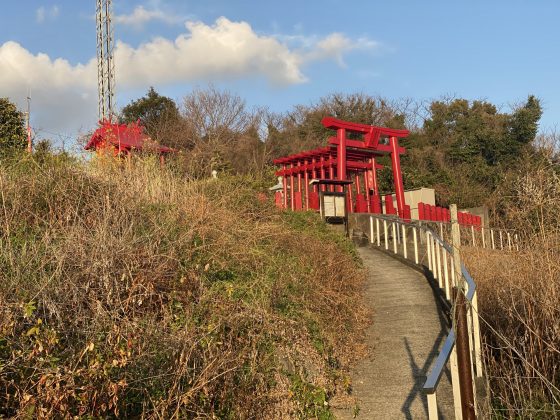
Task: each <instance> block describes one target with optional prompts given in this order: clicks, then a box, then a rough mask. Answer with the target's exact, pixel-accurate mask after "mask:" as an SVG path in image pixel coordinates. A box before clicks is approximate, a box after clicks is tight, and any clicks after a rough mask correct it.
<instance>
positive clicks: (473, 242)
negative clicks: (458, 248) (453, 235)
mask: <svg viewBox="0 0 560 420" xmlns="http://www.w3.org/2000/svg"><path fill="white" fill-rule="evenodd" d="M471 234H472V246H473V247H475V246H476V241H475V240H474V226H472V225H471Z"/></svg>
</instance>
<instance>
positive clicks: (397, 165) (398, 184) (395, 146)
mask: <svg viewBox="0 0 560 420" xmlns="http://www.w3.org/2000/svg"><path fill="white" fill-rule="evenodd" d="M389 145H390V146H391V166H392V167H393V182H394V183H395V196H396V197H397V210H398V212H399V217H401V218H404V217H405V214H404V206H405V201H404V185H403V179H402V173H401V159H400V156H399V139H398V137H389Z"/></svg>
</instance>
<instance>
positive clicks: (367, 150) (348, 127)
mask: <svg viewBox="0 0 560 420" xmlns="http://www.w3.org/2000/svg"><path fill="white" fill-rule="evenodd" d="M321 122H322V124H323V125H324V126H325V127H327V128H330V129H333V130H336V136H335V137H330V138H329V140H328V143H329V146H327V147H322V148H318V149H314V150H309V151H305V152H301V153H297V154H294V155H290V156H286V157H283V158H279V159H275V160H274V163H275V164H277V165H282V169H281V170H279V171H277V172H276V174H277V175H281V176H283V199H282V201H281V202H279V203H278V204H279V205H280V206H281V207H283V208H288V207H290V208H291V209H292V210H300V209H302V208H305V209H306V210H308V209H318V206H319V199H318V187H317V186H313V190H312V191H309V176H311V177H312V178H318V179H338V180H348V172H352V173H353V174H354V177H355V180H354V184H355V190H356V206H355V207H354V206H352V204H353V199H352V188H349V189H348V195H347V199H348V201H349V204H350V205H349V206H348V207H349V209H350V211H353V210H354V209H355V210H356V211H357V212H375V213H380V212H381V205H380V202H379V190H378V183H377V169H382V166H381V165H379V164H378V163H376V161H375V159H376V157H379V156H383V155H387V154H390V155H391V166H392V168H393V180H394V185H395V194H396V199H397V209H398V214H399V216H400V217H409V216H408V215H407V214H406V213H408V212H407V210H406V207H407V206H406V203H405V199H404V187H403V181H402V174H401V167H400V155H401V154H403V153H405V151H406V150H405V149H404V147H401V146H399V141H398V139H399V138H404V137H407V136H408V134H409V132H408V131H407V130H396V129H392V128H386V127H377V126H372V125H366V124H358V123H353V122H349V121H342V120H337V119H335V118H332V117H326V118H323V120H322V121H321ZM349 133H352V134H353V135H354V136H353V137H356V136H357V137H358V139H357V140H356V139H350V138H348V137H347V135H348V134H349ZM382 138H387V139H388V142H387V143H385V142H381V141H380V140H381V139H382ZM335 167H336V175H335ZM327 170H328V175H327ZM360 175H362V176H363V185H364V190H365V196H364V194H362V189H361V182H360V178H361V177H360ZM302 177H303V180H302ZM288 178H289V180H288ZM296 180H297V191H296V189H295V185H294V184H295V181H296ZM302 181H303V183H304V184H305V187H304V189H302ZM288 182H289V184H290V187H289V190H290V193H289V197H288ZM321 188H322V189H323V190H324V189H325V188H326V187H325V186H324V185H322V186H321ZM330 188H334V187H332V186H331V187H330ZM302 194H305V200H304V197H303V196H302ZM288 198H289V199H288ZM390 206H391V207H392V198H391V199H390ZM387 212H388V211H387Z"/></svg>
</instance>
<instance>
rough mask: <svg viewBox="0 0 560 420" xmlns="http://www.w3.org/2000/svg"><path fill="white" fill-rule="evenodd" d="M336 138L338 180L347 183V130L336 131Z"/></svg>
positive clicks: (340, 189) (340, 188)
mask: <svg viewBox="0 0 560 420" xmlns="http://www.w3.org/2000/svg"><path fill="white" fill-rule="evenodd" d="M336 137H337V140H338V149H337V158H338V162H337V167H336V169H337V178H338V179H339V181H346V130H345V129H344V128H339V129H338V130H336ZM339 191H342V187H339Z"/></svg>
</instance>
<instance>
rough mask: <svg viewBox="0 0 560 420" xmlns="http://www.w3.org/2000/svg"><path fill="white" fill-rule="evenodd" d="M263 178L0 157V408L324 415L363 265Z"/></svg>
mask: <svg viewBox="0 0 560 420" xmlns="http://www.w3.org/2000/svg"><path fill="white" fill-rule="evenodd" d="M251 184H252V185H251ZM258 189H259V185H258V182H256V181H252V182H249V181H247V180H244V179H242V178H239V177H231V178H222V179H218V180H205V181H197V182H192V181H191V182H189V181H187V180H185V179H184V178H183V177H181V176H180V175H177V174H174V173H173V170H172V169H170V168H167V169H163V170H162V169H160V168H159V166H158V164H157V163H156V162H155V161H152V160H150V159H147V160H133V161H132V162H130V163H129V164H128V165H122V164H114V165H109V164H107V163H105V164H103V165H97V164H96V163H95V162H92V163H89V164H83V163H76V162H72V161H70V160H68V159H67V158H64V157H56V156H54V157H50V158H46V159H44V161H43V162H41V163H39V162H37V161H35V160H33V159H32V158H29V157H26V158H24V159H23V160H19V161H13V162H11V163H6V162H4V165H3V166H2V167H0V191H1V216H0V221H1V223H0V225H1V226H0V277H1V281H0V407H1V408H0V416H6V417H38V418H53V417H73V416H85V417H88V416H93V417H131V416H138V417H146V418H171V417H188V418H206V417H211V418H216V417H218V418H287V417H289V418H298V417H300V418H309V417H317V418H330V412H329V410H328V402H329V400H330V399H331V398H332V397H333V395H335V394H336V393H339V394H340V393H344V392H346V390H347V388H348V387H349V383H348V380H347V375H346V373H345V372H346V368H347V366H348V363H349V361H350V360H351V359H352V358H353V357H355V356H356V355H357V350H356V349H359V342H360V340H361V335H362V332H363V328H364V326H365V324H366V319H367V318H366V313H365V310H364V308H363V306H362V304H361V300H360V299H361V298H360V287H361V283H362V280H363V273H362V272H361V269H360V267H359V263H358V260H357V258H356V256H355V255H354V253H353V249H352V247H351V245H350V244H349V243H347V242H346V241H344V240H341V239H339V238H338V237H336V236H334V235H333V234H332V233H330V232H329V231H327V230H326V229H325V228H324V227H323V225H322V224H321V223H320V222H319V221H318V219H317V218H316V217H315V216H314V215H311V214H302V213H300V214H289V213H281V212H279V211H277V210H276V209H275V208H274V206H273V205H272V204H271V203H269V202H262V201H260V200H258V199H257V197H256V193H255V191H258Z"/></svg>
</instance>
